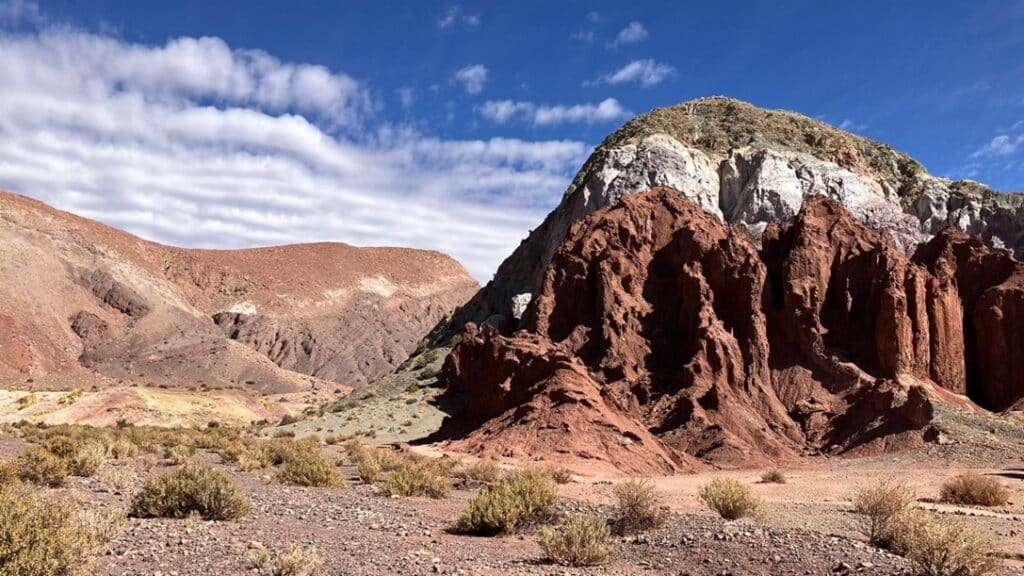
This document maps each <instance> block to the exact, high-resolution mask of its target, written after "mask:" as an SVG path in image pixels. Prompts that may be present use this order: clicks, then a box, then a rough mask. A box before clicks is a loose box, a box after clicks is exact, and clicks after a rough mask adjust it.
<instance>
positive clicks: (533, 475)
mask: <svg viewBox="0 0 1024 576" xmlns="http://www.w3.org/2000/svg"><path fill="white" fill-rule="evenodd" d="M557 496H558V494H557V490H556V488H555V484H554V482H553V481H552V480H551V479H550V478H548V477H547V476H544V475H543V474H541V473H539V472H537V471H536V470H520V471H517V472H515V473H514V474H512V475H511V476H509V477H508V478H505V479H503V480H500V481H498V482H495V483H494V484H491V485H490V486H487V487H485V488H484V489H483V490H481V491H480V492H479V493H477V495H476V496H474V497H473V499H472V500H470V501H469V506H468V507H467V508H466V510H465V512H463V513H462V516H460V517H459V520H458V523H457V525H456V529H457V530H459V531H461V532H466V533H470V534H482V535H494V534H501V533H506V534H507V533H511V532H514V531H515V530H516V529H517V528H519V527H521V526H522V525H524V524H527V523H530V522H536V521H541V520H544V519H546V518H547V517H548V516H550V515H551V512H552V509H553V508H554V505H555V499H556V498H557Z"/></svg>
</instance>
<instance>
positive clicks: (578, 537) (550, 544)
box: [538, 514, 619, 566]
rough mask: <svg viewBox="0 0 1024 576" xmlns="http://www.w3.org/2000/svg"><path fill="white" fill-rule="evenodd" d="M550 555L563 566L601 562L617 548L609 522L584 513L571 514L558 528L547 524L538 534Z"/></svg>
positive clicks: (548, 555) (595, 564) (549, 556)
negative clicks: (548, 526)
mask: <svg viewBox="0 0 1024 576" xmlns="http://www.w3.org/2000/svg"><path fill="white" fill-rule="evenodd" d="M538 543H539V544H540V547H541V548H542V549H543V550H544V553H545V554H547V557H548V558H549V559H550V560H551V561H553V562H556V563H558V564H562V565H564V566H598V565H600V564H605V563H607V562H608V561H609V560H611V559H612V557H613V556H614V555H615V553H616V552H617V551H618V549H619V547H618V543H617V542H615V540H614V539H613V538H612V533H611V530H610V529H609V528H608V523H607V522H605V521H604V519H602V518H598V517H596V516H590V515H585V514H578V515H574V516H571V517H569V519H568V520H566V521H565V523H564V524H562V525H561V526H559V527H557V528H544V529H543V530H541V533H540V537H539V538H538Z"/></svg>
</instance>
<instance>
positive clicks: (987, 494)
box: [939, 472, 1010, 506]
mask: <svg viewBox="0 0 1024 576" xmlns="http://www.w3.org/2000/svg"><path fill="white" fill-rule="evenodd" d="M939 500H941V501H942V502H948V503H950V504H966V505H969V506H1005V505H1006V503H1007V502H1009V501H1010V491H1009V490H1007V488H1006V486H1003V483H1002V482H1000V481H999V480H996V479H995V478H992V477H989V476H981V475H979V474H975V473H974V472H968V473H966V474H960V475H958V476H954V477H953V478H950V479H949V480H946V481H945V482H943V484H942V488H941V489H940V490H939Z"/></svg>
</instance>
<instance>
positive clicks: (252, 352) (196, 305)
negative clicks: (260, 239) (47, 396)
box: [0, 193, 477, 394]
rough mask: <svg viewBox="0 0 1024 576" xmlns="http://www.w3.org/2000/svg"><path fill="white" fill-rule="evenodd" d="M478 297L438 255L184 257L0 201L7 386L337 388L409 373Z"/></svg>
mask: <svg viewBox="0 0 1024 576" xmlns="http://www.w3.org/2000/svg"><path fill="white" fill-rule="evenodd" d="M476 287H477V285H476V282H475V281H474V280H473V279H472V278H471V277H470V276H469V275H468V274H467V273H466V271H465V269H463V268H462V266H461V265H459V264H458V263H457V262H455V261H454V260H452V259H451V258H448V257H447V256H444V255H442V254H439V253H436V252H429V251H422V250H410V249H394V248H355V247H352V246H347V245H344V244H313V245H295V246H282V247H274V248H258V249H248V250H187V249H180V248H173V247H168V246H162V245H159V244H155V243H152V242H147V241H144V240H141V239H139V238H136V237H134V236H131V235H129V234H126V233H124V232H121V231H118V230H115V229H113V228H109V227H107V226H104V225H101V224H99V223H96V222H92V221H89V220H86V219H83V218H79V217H76V216H74V215H71V214H67V213H64V212H60V211H58V210H54V209H53V208H50V207H48V206H46V205H45V204H43V203H41V202H38V201H35V200H31V199H28V198H25V197H21V196H18V195H15V194H9V193H0V326H3V328H4V329H3V330H0V382H3V383H4V385H5V387H11V386H21V387H29V388H33V387H35V388H43V387H48V388H50V389H70V388H82V387H85V388H88V387H90V386H95V387H105V386H113V385H118V384H121V385H140V386H160V387H169V388H198V387H205V388H207V389H217V388H233V387H241V388H245V389H248V390H258V391H260V392H263V393H268V394H277V393H298V392H305V391H310V390H313V389H316V390H318V391H319V392H320V393H321V394H323V393H326V394H330V393H331V392H332V391H333V390H335V389H344V388H347V387H352V386H359V385H362V384H364V383H365V382H366V381H367V380H368V379H371V378H374V377H376V376H378V375H380V374H384V373H387V372H388V371H390V370H391V369H393V368H394V367H395V366H397V365H398V364H400V363H401V362H402V361H404V360H405V358H406V357H407V356H408V354H409V352H411V351H412V350H413V349H414V348H415V346H416V343H417V341H418V340H419V339H420V338H421V337H422V335H423V333H425V332H426V331H427V330H429V328H430V326H432V325H433V324H435V323H436V322H438V321H439V320H440V319H442V318H443V317H444V315H445V314H447V313H448V312H449V311H450V310H451V309H452V308H454V307H455V306H457V305H458V304H460V303H462V302H463V301H464V300H465V299H466V297H468V296H469V295H470V294H472V292H473V291H474V290H475V289H476Z"/></svg>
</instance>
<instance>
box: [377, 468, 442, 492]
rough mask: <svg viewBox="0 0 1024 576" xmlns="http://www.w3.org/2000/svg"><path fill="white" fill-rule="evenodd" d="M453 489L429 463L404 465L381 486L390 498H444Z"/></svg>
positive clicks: (394, 471)
mask: <svg viewBox="0 0 1024 576" xmlns="http://www.w3.org/2000/svg"><path fill="white" fill-rule="evenodd" d="M451 488H452V485H451V482H450V481H449V480H448V478H447V477H446V476H444V475H443V474H442V473H441V472H440V471H439V470H438V467H437V466H435V465H432V464H431V463H429V462H423V463H412V462H410V463H406V464H403V465H402V466H400V467H398V468H396V469H395V470H393V471H392V472H391V473H390V474H389V475H388V477H387V479H386V480H385V481H384V483H383V484H381V490H382V491H383V492H384V493H385V494H387V495H388V496H428V497H430V498H444V497H445V496H447V495H448V492H449V491H450V490H451Z"/></svg>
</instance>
